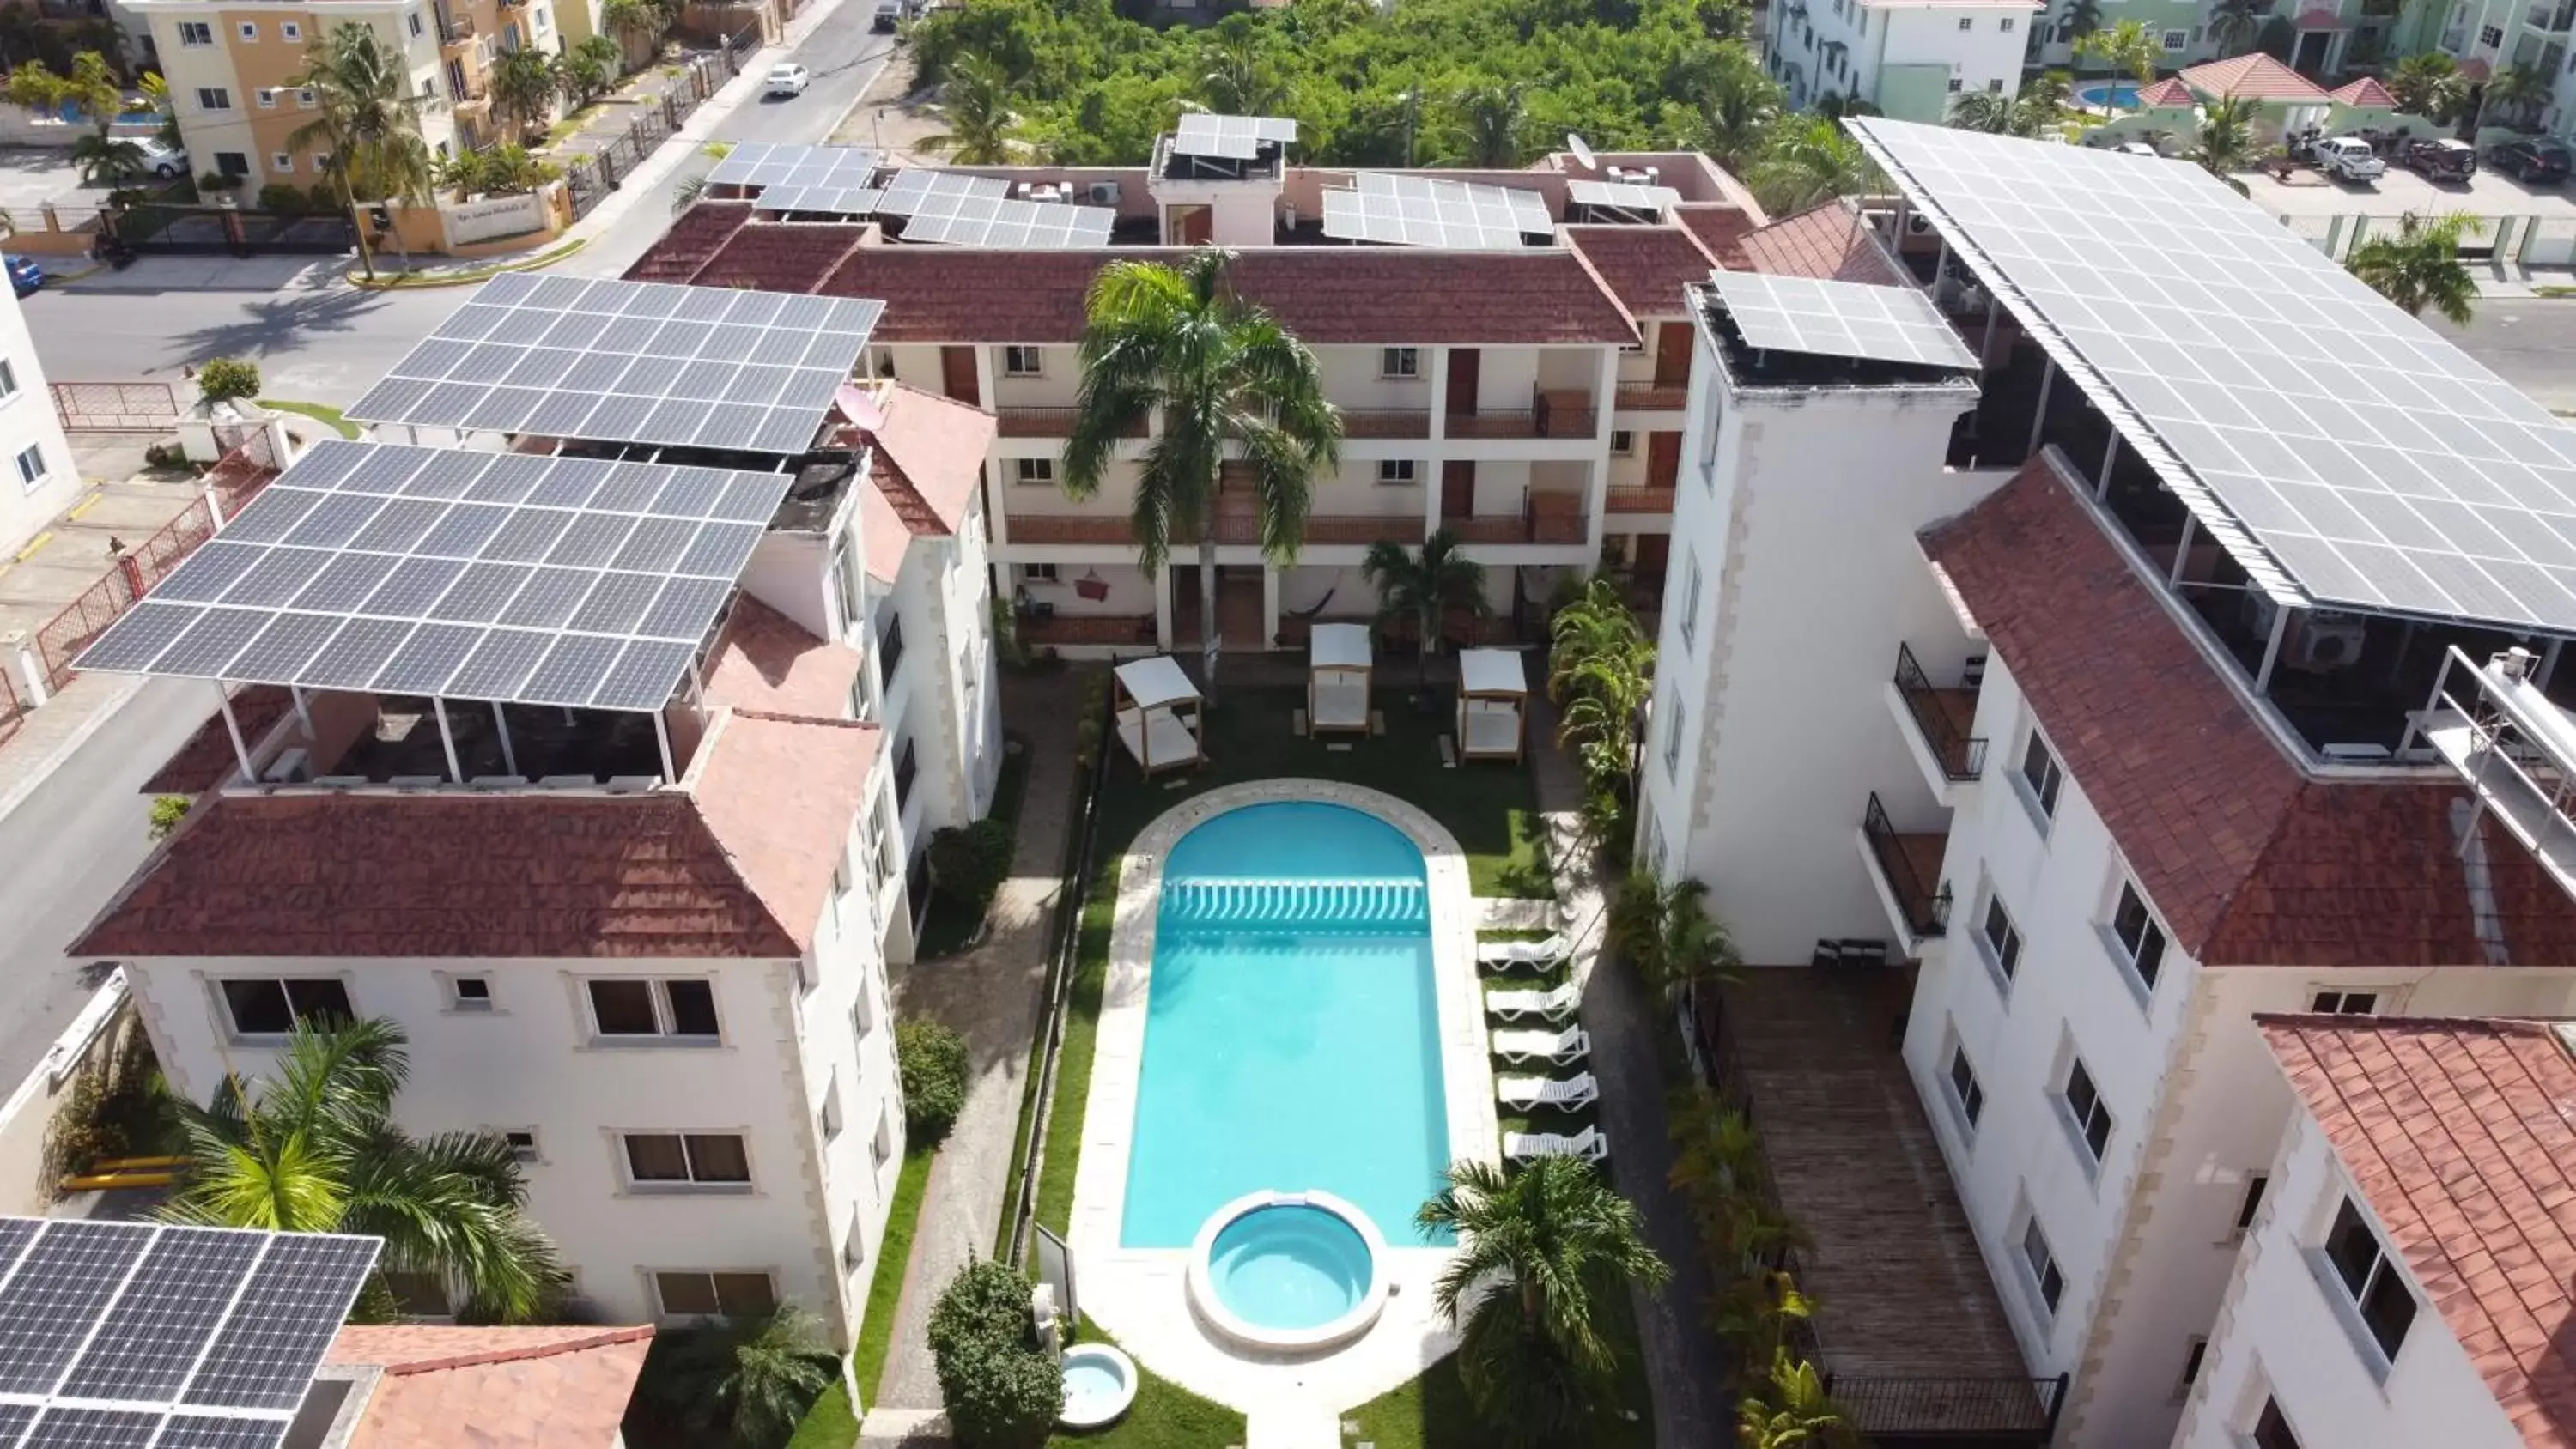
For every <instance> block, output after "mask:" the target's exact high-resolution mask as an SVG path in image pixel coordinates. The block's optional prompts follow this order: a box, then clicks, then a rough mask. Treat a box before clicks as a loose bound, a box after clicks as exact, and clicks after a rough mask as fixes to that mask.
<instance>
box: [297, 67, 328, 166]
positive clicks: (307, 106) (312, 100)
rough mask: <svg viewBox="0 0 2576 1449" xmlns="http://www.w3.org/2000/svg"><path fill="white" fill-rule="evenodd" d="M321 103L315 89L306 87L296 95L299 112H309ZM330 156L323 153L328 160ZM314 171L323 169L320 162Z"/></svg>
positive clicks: (317, 162) (315, 164)
mask: <svg viewBox="0 0 2576 1449" xmlns="http://www.w3.org/2000/svg"><path fill="white" fill-rule="evenodd" d="M321 103H322V98H321V97H319V96H317V95H315V94H314V93H313V87H311V86H306V87H304V88H303V89H302V90H299V91H297V92H296V93H295V108H296V109H297V110H299V111H309V110H311V109H313V108H314V107H315V106H317V105H320V104H321ZM329 154H330V153H328V152H325V153H323V155H324V157H325V159H327V158H328V156H329ZM314 169H315V170H320V169H321V162H320V161H316V162H315V163H314Z"/></svg>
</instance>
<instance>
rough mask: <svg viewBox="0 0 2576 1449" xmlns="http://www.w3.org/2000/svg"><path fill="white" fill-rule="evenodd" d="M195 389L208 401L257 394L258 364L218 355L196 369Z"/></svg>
mask: <svg viewBox="0 0 2576 1449" xmlns="http://www.w3.org/2000/svg"><path fill="white" fill-rule="evenodd" d="M197 391H198V393H199V394H200V395H201V396H203V397H204V398H205V400H206V401H208V402H210V403H218V402H229V401H231V400H232V399H234V398H237V397H257V396H259V364H258V363H256V362H244V361H242V360H241V359H240V358H238V357H218V358H216V359H215V360H214V361H212V362H209V363H207V364H206V365H205V366H203V367H201V368H198V369H197Z"/></svg>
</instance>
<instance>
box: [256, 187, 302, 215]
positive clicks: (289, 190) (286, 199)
mask: <svg viewBox="0 0 2576 1449" xmlns="http://www.w3.org/2000/svg"><path fill="white" fill-rule="evenodd" d="M259 209H260V210H262V211H273V212H276V213H277V214H278V215H280V216H302V215H303V214H304V188H302V187H300V186H289V185H287V184H286V183H285V182H283V181H272V182H270V183H268V184H267V185H266V186H263V187H261V188H260V189H259Z"/></svg>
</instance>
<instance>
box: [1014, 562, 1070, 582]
mask: <svg viewBox="0 0 2576 1449" xmlns="http://www.w3.org/2000/svg"><path fill="white" fill-rule="evenodd" d="M1020 582H1021V583H1024V584H1058V583H1062V582H1064V576H1063V575H1062V574H1061V573H1059V572H1058V571H1057V569H1056V566H1055V565H1054V564H1051V563H1024V564H1022V565H1020Z"/></svg>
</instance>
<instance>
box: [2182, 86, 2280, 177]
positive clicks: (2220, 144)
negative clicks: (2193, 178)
mask: <svg viewBox="0 0 2576 1449" xmlns="http://www.w3.org/2000/svg"><path fill="white" fill-rule="evenodd" d="M2258 109H2259V107H2258V105H2257V103H2256V102H2255V101H2254V99H2253V98H2252V97H2250V96H2221V97H2219V98H2218V99H2217V100H2214V101H2212V102H2210V103H2209V105H2208V107H2207V108H2206V109H2204V110H2203V111H2202V112H2201V113H2200V134H2199V135H2197V136H2195V137H2193V138H2192V143H2191V149H2190V150H2188V151H2185V152H2183V153H2182V154H2183V159H2184V160H2186V161H2191V162H2196V163H2198V165H2199V166H2200V169H2202V170H2203V171H2206V172H2208V173H2209V174H2210V175H2212V176H2215V177H2217V178H2218V179H2219V180H2221V181H2225V180H2226V179H2228V178H2229V177H2230V176H2232V175H2234V174H2235V173H2237V172H2239V171H2242V170H2244V169H2246V168H2247V167H2249V166H2251V165H2253V164H2254V159H2255V157H2256V156H2258V155H2259V154H2261V152H2262V147H2261V146H2260V145H2258V144H2257V143H2256V142H2255V140H2254V117H2255V114H2256V112H2257V110H2258Z"/></svg>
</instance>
